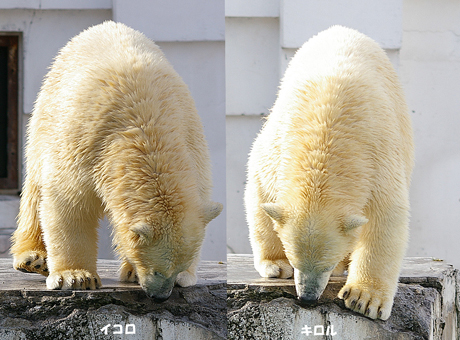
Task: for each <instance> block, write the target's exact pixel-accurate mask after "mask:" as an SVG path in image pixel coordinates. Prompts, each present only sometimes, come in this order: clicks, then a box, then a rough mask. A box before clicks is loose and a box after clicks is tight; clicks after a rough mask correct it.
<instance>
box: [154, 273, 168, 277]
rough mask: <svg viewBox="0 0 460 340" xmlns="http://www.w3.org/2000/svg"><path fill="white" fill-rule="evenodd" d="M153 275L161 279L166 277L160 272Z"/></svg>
mask: <svg viewBox="0 0 460 340" xmlns="http://www.w3.org/2000/svg"><path fill="white" fill-rule="evenodd" d="M153 275H155V276H160V277H163V278H164V277H165V276H164V275H163V274H161V273H160V272H154V273H153Z"/></svg>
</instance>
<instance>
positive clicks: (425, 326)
mask: <svg viewBox="0 0 460 340" xmlns="http://www.w3.org/2000/svg"><path fill="white" fill-rule="evenodd" d="M227 261H228V264H227V270H228V272H227V294H228V298H227V307H228V310H227V315H228V321H227V322H228V324H227V327H228V339H280V340H284V339H310V338H311V339H315V340H316V339H318V340H319V339H344V340H357V339H369V340H370V339H404V340H406V339H407V340H409V339H410V340H413V339H434V340H438V339H439V340H441V339H443V340H455V339H458V331H457V330H458V320H457V315H458V306H459V301H458V296H457V295H458V294H457V293H456V292H457V291H459V289H458V282H459V275H458V271H457V270H456V269H454V268H453V267H452V266H451V265H449V264H446V263H444V262H442V261H439V260H434V259H432V258H406V259H405V261H404V265H403V269H402V273H401V277H400V284H399V287H398V292H397V294H396V297H395V302H394V306H393V311H392V314H391V317H390V319H388V320H387V321H381V320H378V321H375V320H371V319H369V318H366V317H364V316H362V315H360V314H357V313H354V312H352V311H350V310H348V309H346V308H345V306H344V303H343V301H342V300H340V299H338V298H337V293H338V292H339V290H340V288H341V287H342V286H343V284H344V283H345V280H346V277H332V278H331V279H330V282H329V284H328V286H327V288H326V290H325V292H324V293H323V296H322V297H321V299H320V300H319V301H318V303H317V304H316V305H314V306H311V307H304V306H301V305H300V304H299V303H298V301H297V299H296V295H295V285H294V281H293V280H281V279H264V278H261V277H260V276H259V274H258V273H257V272H256V271H255V269H254V266H253V257H252V255H228V258H227ZM305 326H307V327H310V329H307V328H305ZM315 326H316V328H315ZM328 329H329V335H327V333H328ZM315 330H316V332H315ZM307 331H308V332H309V334H308V336H307V334H306V333H307ZM331 331H332V333H333V334H334V333H335V335H333V336H331V334H330V333H331ZM315 333H316V335H315ZM322 333H324V334H322Z"/></svg>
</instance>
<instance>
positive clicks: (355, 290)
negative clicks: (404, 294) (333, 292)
mask: <svg viewBox="0 0 460 340" xmlns="http://www.w3.org/2000/svg"><path fill="white" fill-rule="evenodd" d="M382 291H383V290H382ZM338 297H339V298H340V299H343V300H344V302H345V307H347V308H349V309H351V310H353V311H354V312H357V313H360V314H363V315H365V316H367V317H369V318H371V319H381V320H387V319H388V318H389V317H390V313H391V308H392V306H393V297H392V296H390V297H385V296H384V294H382V293H380V292H379V291H377V290H375V289H370V288H366V287H365V286H364V285H357V284H353V285H350V284H347V285H345V286H344V287H343V288H342V289H341V290H340V292H339V294H338Z"/></svg>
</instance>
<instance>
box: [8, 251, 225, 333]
mask: <svg viewBox="0 0 460 340" xmlns="http://www.w3.org/2000/svg"><path fill="white" fill-rule="evenodd" d="M117 267H118V262H117V261H113V260H102V261H99V262H98V273H99V275H100V277H101V279H102V284H103V287H102V288H101V289H98V290H95V291H86V290H85V291H59V290H55V291H50V290H46V286H45V278H44V277H43V276H39V275H37V274H24V273H21V272H16V271H15V270H14V269H12V261H11V260H9V259H8V260H7V259H0V340H13V339H30V340H32V339H40V340H42V339H43V340H46V339H52V340H57V339H66V340H70V339H75V340H77V339H78V340H83V339H85V340H86V339H88V340H90V339H91V340H92V339H97V340H99V339H132V340H137V339H161V340H167V339H169V340H175V339H194V340H195V339H197V340H200V339H203V340H204V339H212V340H214V339H216V340H217V339H220V340H222V339H226V304H225V299H226V284H225V272H226V266H225V264H224V263H218V262H202V263H201V265H200V267H199V271H198V276H199V281H198V284H197V285H196V286H194V287H187V288H181V287H175V288H174V290H173V293H172V295H171V297H170V298H169V299H168V300H167V301H166V302H163V303H161V304H158V303H154V302H153V300H151V299H150V298H148V297H147V296H146V294H145V293H144V292H143V291H142V289H141V288H140V287H139V285H137V284H125V283H120V282H118V281H117V279H116V277H117V273H116V271H117Z"/></svg>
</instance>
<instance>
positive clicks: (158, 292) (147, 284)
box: [118, 202, 222, 302]
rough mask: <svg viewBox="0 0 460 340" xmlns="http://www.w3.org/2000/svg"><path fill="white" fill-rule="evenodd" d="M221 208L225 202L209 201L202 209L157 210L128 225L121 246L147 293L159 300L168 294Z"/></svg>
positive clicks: (199, 247) (196, 254)
mask: <svg viewBox="0 0 460 340" xmlns="http://www.w3.org/2000/svg"><path fill="white" fill-rule="evenodd" d="M176 208H177V207H176ZM184 210H185V211H184ZM221 210H222V204H220V203H215V202H208V203H207V204H206V205H205V206H204V207H202V208H201V209H194V210H193V209H183V211H181V212H180V213H178V212H177V209H176V211H174V213H171V211H169V213H168V211H166V212H165V211H162V212H158V211H157V212H155V213H152V214H151V215H150V216H149V218H146V219H144V220H140V221H138V222H137V223H134V224H133V225H132V226H131V227H130V228H129V232H128V233H127V235H124V236H123V237H124V238H125V240H124V241H123V242H119V244H118V248H119V250H120V253H121V255H122V256H124V257H126V259H127V260H128V262H129V263H130V264H131V265H132V266H133V267H134V269H135V270H136V273H137V277H138V281H139V284H140V285H141V287H142V289H143V290H144V291H145V292H146V293H147V295H149V296H150V297H152V298H154V299H155V300H156V301H160V302H161V301H164V300H166V299H168V298H169V296H170V295H171V292H172V289H173V287H174V283H175V281H176V278H177V275H178V274H179V273H180V272H183V271H185V270H187V269H188V268H189V267H190V265H191V263H192V261H193V259H194V258H195V257H196V256H199V252H200V249H201V245H202V242H203V239H204V236H205V227H206V225H207V224H208V223H209V222H210V221H211V220H212V219H214V218H215V217H217V216H218V215H219V214H220V212H221ZM120 243H121V245H120Z"/></svg>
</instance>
